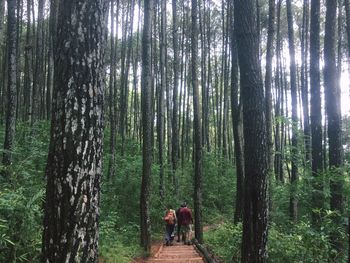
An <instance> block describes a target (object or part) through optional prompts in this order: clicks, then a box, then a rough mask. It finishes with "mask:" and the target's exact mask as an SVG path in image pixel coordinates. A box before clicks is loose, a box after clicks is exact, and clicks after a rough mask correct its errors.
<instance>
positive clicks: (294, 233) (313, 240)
mask: <svg viewBox="0 0 350 263" xmlns="http://www.w3.org/2000/svg"><path fill="white" fill-rule="evenodd" d="M329 223H330V221H329V222H328V223H326V224H325V225H326V227H323V228H322V229H321V230H319V231H317V230H315V229H313V228H312V227H311V226H310V224H309V223H307V222H305V221H301V222H299V223H297V224H294V225H291V224H288V227H286V228H281V227H278V226H276V225H275V224H272V225H271V226H270V228H269V237H268V262H274V263H284V262H296V263H299V262H300V263H303V262H310V263H312V262H345V258H343V259H342V258H341V255H337V254H336V252H335V251H332V252H333V253H329V251H331V246H330V242H329V233H330V232H331V230H332V229H331V228H332V226H331V225H330V224H329ZM339 234H341V235H343V236H344V233H343V232H341V231H340V232H339ZM241 235H242V224H237V225H236V226H235V225H234V224H231V223H224V224H222V225H220V226H219V227H217V228H214V229H212V230H210V231H209V232H207V233H205V241H206V244H207V246H208V247H209V249H211V250H212V251H214V253H215V254H216V255H217V256H219V257H220V258H221V259H223V260H224V261H225V262H240V252H241V251H240V249H241Z"/></svg>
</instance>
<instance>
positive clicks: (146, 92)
mask: <svg viewBox="0 0 350 263" xmlns="http://www.w3.org/2000/svg"><path fill="white" fill-rule="evenodd" d="M153 10H154V8H153V0H144V23H143V35H142V76H141V96H142V127H143V144H142V147H143V150H142V160H143V165H142V183H141V197H140V208H141V211H140V212H141V213H140V218H141V246H142V247H143V249H144V251H145V252H146V253H149V252H150V249H151V232H150V206H149V201H150V187H151V175H152V173H151V172H152V128H151V126H152V125H153V120H152V96H153V94H152V59H151V39H152V21H153Z"/></svg>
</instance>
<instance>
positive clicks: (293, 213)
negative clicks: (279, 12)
mask: <svg viewBox="0 0 350 263" xmlns="http://www.w3.org/2000/svg"><path fill="white" fill-rule="evenodd" d="M287 20H288V40H289V41H288V42H289V57H290V89H291V97H292V150H291V159H292V162H291V163H292V174H291V175H292V176H291V180H290V184H291V192H290V202H289V213H290V218H291V219H292V220H293V221H296V220H297V218H298V200H297V185H298V166H297V162H298V137H297V136H298V95H297V76H296V65H295V46H294V29H293V15H292V4H291V0H287Z"/></svg>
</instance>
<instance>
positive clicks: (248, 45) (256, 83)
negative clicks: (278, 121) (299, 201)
mask: <svg viewBox="0 0 350 263" xmlns="http://www.w3.org/2000/svg"><path fill="white" fill-rule="evenodd" d="M255 4H256V3H255V1H254V0H237V1H235V13H234V14H235V18H236V19H235V31H236V36H237V44H238V56H239V66H240V73H241V74H240V78H241V88H242V103H243V127H244V131H243V132H244V162H245V164H244V170H245V182H244V210H243V237H242V262H266V258H267V251H266V242H267V219H268V215H267V211H268V209H267V207H268V206H267V176H268V174H267V172H268V169H267V168H268V164H267V156H266V155H267V141H266V140H267V138H266V126H265V121H266V118H265V105H264V93H263V92H264V91H263V85H262V78H261V75H260V62H259V32H258V28H257V10H256V5H255Z"/></svg>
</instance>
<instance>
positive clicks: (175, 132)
mask: <svg viewBox="0 0 350 263" xmlns="http://www.w3.org/2000/svg"><path fill="white" fill-rule="evenodd" d="M177 2H178V1H176V0H172V7H173V25H172V26H173V28H172V31H173V32H172V33H173V50H174V89H173V116H172V117H173V118H172V147H171V148H172V149H171V150H172V154H171V158H172V169H173V173H175V171H176V169H177V163H178V159H179V156H178V155H179V127H178V126H179V125H178V110H179V105H178V87H179V69H180V68H179V44H178V42H179V37H178V28H179V27H178V22H177V16H178V12H177ZM168 121H169V120H168ZM173 176H174V179H175V181H174V186H175V188H176V189H177V178H176V175H175V174H174V175H173Z"/></svg>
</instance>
